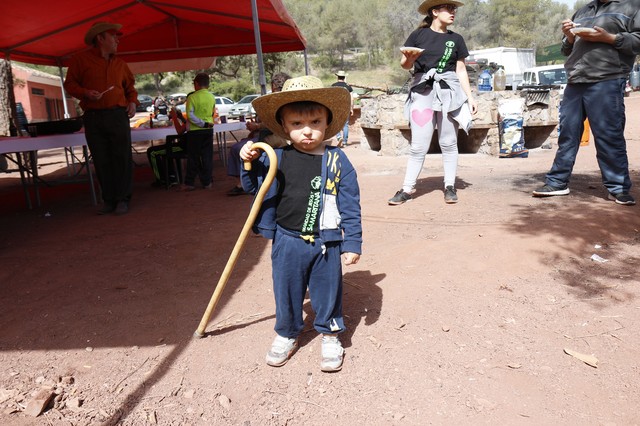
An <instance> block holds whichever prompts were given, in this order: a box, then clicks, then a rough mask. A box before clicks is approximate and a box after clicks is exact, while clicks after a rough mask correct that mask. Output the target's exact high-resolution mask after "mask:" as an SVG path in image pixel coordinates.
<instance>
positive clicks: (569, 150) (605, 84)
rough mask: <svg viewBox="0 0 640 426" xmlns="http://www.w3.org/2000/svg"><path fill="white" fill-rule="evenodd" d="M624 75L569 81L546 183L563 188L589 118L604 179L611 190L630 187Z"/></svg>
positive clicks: (625, 191) (567, 181)
mask: <svg viewBox="0 0 640 426" xmlns="http://www.w3.org/2000/svg"><path fill="white" fill-rule="evenodd" d="M625 85H626V81H625V79H616V80H607V81H601V82H599V83H581V84H568V85H567V87H566V89H565V90H564V98H563V99H562V107H561V109H560V135H559V137H558V151H557V152H556V157H555V159H554V160H553V166H551V170H550V171H549V173H547V176H546V184H547V185H551V186H553V187H555V188H560V189H564V188H566V187H567V186H568V185H569V180H570V178H571V172H572V170H573V166H574V164H575V162H576V156H577V155H578V148H579V147H580V138H581V137H582V132H583V131H584V120H585V118H588V119H589V124H590V125H591V132H592V133H593V138H594V140H595V146H596V152H597V155H596V158H597V160H598V166H599V167H600V174H601V175H602V183H603V184H604V186H605V187H606V188H607V190H608V191H609V192H610V193H612V194H619V193H621V192H624V193H628V192H629V190H630V189H631V179H630V178H629V159H628V157H627V142H626V140H625V138H624V126H625V122H626V116H625V109H624V88H625Z"/></svg>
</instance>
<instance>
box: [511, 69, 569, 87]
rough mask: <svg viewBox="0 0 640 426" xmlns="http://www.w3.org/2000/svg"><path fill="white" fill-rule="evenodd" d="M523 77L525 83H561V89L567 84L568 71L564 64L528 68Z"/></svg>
mask: <svg viewBox="0 0 640 426" xmlns="http://www.w3.org/2000/svg"><path fill="white" fill-rule="evenodd" d="M522 77H523V81H522V84H523V85H534V86H536V85H559V86H560V90H561V91H564V88H565V87H566V86H567V71H566V70H565V69H564V65H562V64H560V65H546V66H543V67H533V68H527V69H526V70H524V74H523V75H522Z"/></svg>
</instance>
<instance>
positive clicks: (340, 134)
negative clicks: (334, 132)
mask: <svg viewBox="0 0 640 426" xmlns="http://www.w3.org/2000/svg"><path fill="white" fill-rule="evenodd" d="M338 137H342V143H343V144H345V145H346V144H347V141H348V140H349V120H347V122H346V123H344V127H343V128H342V131H341V132H338Z"/></svg>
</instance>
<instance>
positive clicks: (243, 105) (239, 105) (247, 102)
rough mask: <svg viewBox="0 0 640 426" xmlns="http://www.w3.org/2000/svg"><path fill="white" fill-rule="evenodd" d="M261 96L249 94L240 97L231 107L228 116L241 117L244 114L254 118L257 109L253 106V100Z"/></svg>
mask: <svg viewBox="0 0 640 426" xmlns="http://www.w3.org/2000/svg"><path fill="white" fill-rule="evenodd" d="M259 97H260V95H247V96H245V97H244V98H242V99H240V100H239V101H238V102H236V103H235V104H234V105H233V106H232V107H231V110H230V111H229V115H228V118H240V117H242V116H244V117H246V118H254V117H255V116H256V110H254V109H253V107H252V106H251V102H253V101H254V100H255V99H257V98H259Z"/></svg>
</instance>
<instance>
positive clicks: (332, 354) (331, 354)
mask: <svg viewBox="0 0 640 426" xmlns="http://www.w3.org/2000/svg"><path fill="white" fill-rule="evenodd" d="M343 358H344V349H343V348H342V343H340V340H339V339H338V336H336V335H330V334H323V335H322V362H321V363H320V369H321V370H322V371H326V372H331V371H340V370H342V361H343Z"/></svg>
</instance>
